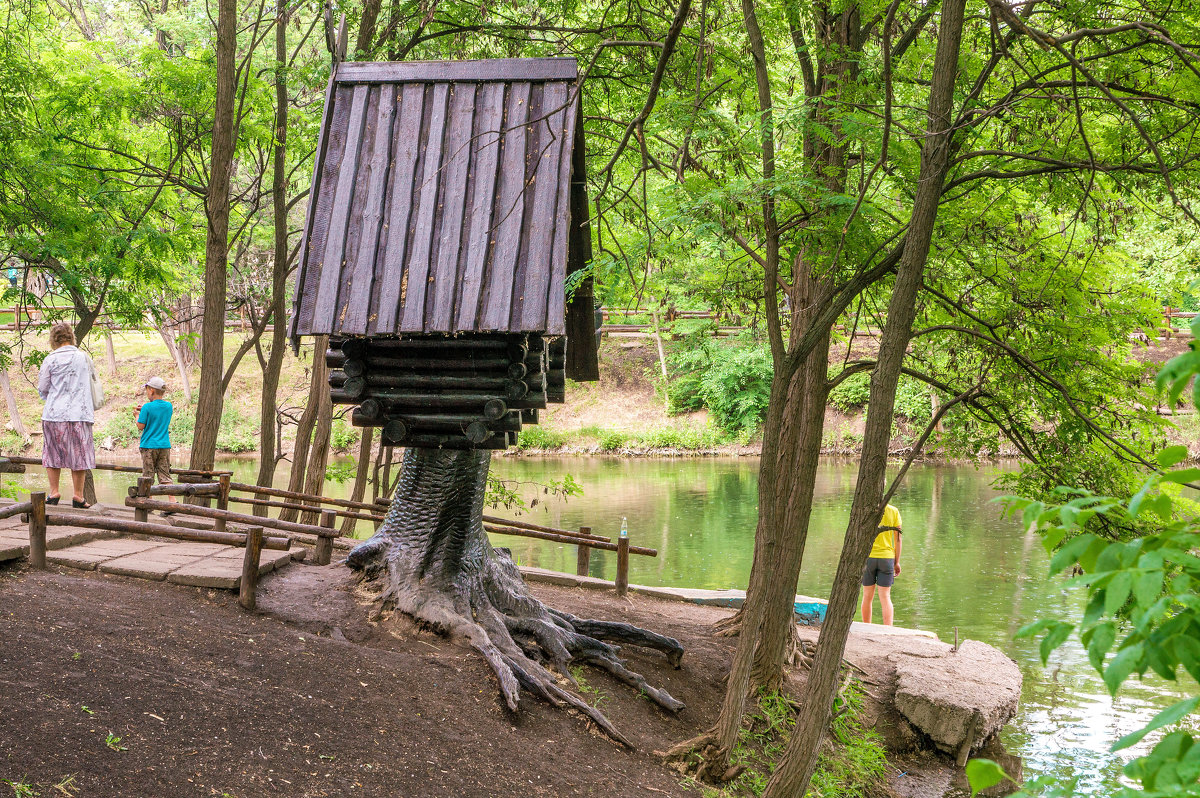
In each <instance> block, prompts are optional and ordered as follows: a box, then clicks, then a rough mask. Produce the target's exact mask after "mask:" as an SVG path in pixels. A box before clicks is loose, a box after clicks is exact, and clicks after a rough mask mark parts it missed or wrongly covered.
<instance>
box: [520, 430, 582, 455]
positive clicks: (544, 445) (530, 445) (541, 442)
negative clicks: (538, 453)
mask: <svg viewBox="0 0 1200 798" xmlns="http://www.w3.org/2000/svg"><path fill="white" fill-rule="evenodd" d="M569 442H570V436H569V435H567V433H565V432H558V431H557V430H551V429H546V428H545V427H538V426H531V427H524V428H522V429H521V431H520V432H519V433H517V449H519V450H521V451H525V450H526V449H561V448H562V447H563V446H566V445H567V443H569Z"/></svg>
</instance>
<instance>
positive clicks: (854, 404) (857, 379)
mask: <svg viewBox="0 0 1200 798" xmlns="http://www.w3.org/2000/svg"><path fill="white" fill-rule="evenodd" d="M870 396H871V375H870V374H867V373H866V372H859V373H858V374H851V375H850V376H849V377H847V378H846V379H844V380H842V381H841V382H839V383H838V384H837V387H836V388H834V389H833V390H832V391H830V392H829V404H831V405H833V406H834V407H836V408H837V409H838V410H841V411H842V412H843V413H847V412H849V411H851V410H854V409H855V408H859V407H866V405H867V399H869V398H870Z"/></svg>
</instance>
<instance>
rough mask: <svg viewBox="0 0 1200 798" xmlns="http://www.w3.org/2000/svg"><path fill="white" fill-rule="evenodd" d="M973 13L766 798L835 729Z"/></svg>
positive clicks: (947, 71)
mask: <svg viewBox="0 0 1200 798" xmlns="http://www.w3.org/2000/svg"><path fill="white" fill-rule="evenodd" d="M965 5H966V0H946V2H945V3H943V5H942V18H941V23H940V25H939V30H938V43H937V51H936V54H935V56H934V66H933V81H932V85H931V88H930V92H929V117H928V127H927V129H926V133H925V143H924V146H923V147H922V149H921V171H920V175H919V180H918V182H917V192H916V196H915V197H914V199H913V212H912V217H911V219H910V221H909V228H908V236H907V240H906V243H905V248H904V254H903V255H902V256H901V259H900V264H899V267H898V270H897V275H896V284H895V286H894V288H893V290H892V297H891V300H890V301H889V302H888V310H887V321H886V323H885V325H884V328H883V335H882V337H881V339H880V343H879V356H878V359H877V362H876V366H875V370H874V372H873V373H872V375H871V392H870V398H869V400H868V403H867V425H866V430H865V432H864V434H863V453H862V461H861V465H860V467H859V472H858V482H857V484H856V486H855V490H854V503H853V505H852V506H851V508H850V521H849V524H848V526H847V529H846V541H845V544H844V545H843V547H842V555H841V558H840V559H839V561H838V569H837V575H836V576H835V577H834V582H833V590H832V591H831V593H830V596H829V609H828V611H827V612H826V615H825V623H824V624H823V625H822V627H821V636H820V638H819V639H818V641H817V654H816V657H815V658H814V661H813V667H812V670H811V671H810V673H809V675H808V683H807V684H806V685H805V688H804V695H803V698H802V704H801V708H800V714H799V716H798V718H797V720H796V727H795V729H794V731H793V732H792V738H791V740H790V741H789V742H788V746H787V749H786V751H785V752H784V756H783V759H782V760H781V761H780V763H779V766H778V767H777V768H776V770H775V773H774V775H772V777H771V780H770V782H769V783H768V784H767V788H766V791H765V792H764V793H763V798H793V796H798V795H804V794H805V793H806V792H807V791H808V784H809V781H810V779H811V778H812V773H813V770H814V769H815V767H816V763H817V755H818V753H819V751H820V747H821V741H822V740H823V739H824V737H825V732H826V729H827V728H828V725H829V716H830V712H831V709H832V704H833V696H834V691H835V690H836V688H837V677H838V671H839V669H840V667H841V662H842V655H843V654H844V653H845V650H846V638H847V637H848V636H849V634H850V624H851V623H852V622H853V620H854V613H855V610H856V609H857V607H858V589H859V588H858V581H859V576H860V574H861V572H862V567H863V563H864V562H866V559H867V555H868V554H869V553H870V551H871V543H872V541H873V540H874V539H875V535H876V534H877V532H878V525H879V518H880V516H881V515H882V513H883V506H884V501H883V500H884V484H885V483H884V477H885V471H886V468H887V453H888V444H889V442H890V440H891V436H892V421H893V419H894V416H895V404H896V386H897V384H898V383H899V380H900V369H901V367H902V366H903V364H904V354H905V350H906V348H907V347H908V342H909V339H910V337H911V335H912V324H913V319H914V318H915V317H916V303H917V293H918V291H919V290H920V287H921V279H922V276H923V274H924V270H925V262H926V260H927V259H928V256H929V246H930V241H931V239H932V237H933V229H934V225H935V223H936V221H937V212H938V202H939V200H940V199H941V195H942V187H943V185H944V182H945V178H946V172H947V169H948V167H949V161H950V144H951V137H952V131H951V127H950V125H951V116H950V112H951V110H952V108H953V100H954V83H955V79H956V78H957V76H958V57H959V50H960V45H961V42H962V27H963V13H964V8H965Z"/></svg>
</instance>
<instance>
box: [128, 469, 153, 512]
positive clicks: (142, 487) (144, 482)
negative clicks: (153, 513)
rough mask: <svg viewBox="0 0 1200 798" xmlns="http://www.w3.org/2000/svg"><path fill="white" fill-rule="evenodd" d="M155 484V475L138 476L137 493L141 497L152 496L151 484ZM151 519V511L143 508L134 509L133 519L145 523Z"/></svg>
mask: <svg viewBox="0 0 1200 798" xmlns="http://www.w3.org/2000/svg"><path fill="white" fill-rule="evenodd" d="M153 484H154V477H138V481H137V495H138V498H140V499H148V498H150V486H151V485H153ZM149 519H150V512H149V511H148V510H143V509H141V508H138V507H135V508H134V509H133V520H134V521H142V522H143V523H144V522H146V521H148V520H149Z"/></svg>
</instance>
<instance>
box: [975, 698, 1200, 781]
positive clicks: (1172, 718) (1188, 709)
mask: <svg viewBox="0 0 1200 798" xmlns="http://www.w3.org/2000/svg"><path fill="white" fill-rule="evenodd" d="M1197 704H1200V696H1194V697H1192V698H1189V699H1187V700H1185V701H1180V702H1179V703H1177V704H1172V705H1171V706H1169V707H1167V708H1166V709H1164V710H1163V711H1162V712H1159V713H1158V714H1157V715H1155V716H1154V718H1153V719H1151V721H1150V722H1149V723H1148V724H1146V725H1145V726H1143V727H1142V728H1141V729H1138V730H1137V731H1135V732H1134V733H1133V734H1127V735H1125V736H1124V737H1122V738H1121V739H1120V740H1117V741H1116V742H1115V743H1113V746H1112V748H1111V749H1109V750H1111V751H1113V752H1116V751H1122V750H1124V749H1126V748H1128V747H1129V746H1131V745H1137V744H1138V743H1140V742H1141V741H1142V738H1143V737H1145V736H1146V735H1147V734H1149V733H1150V732H1152V731H1155V730H1157V729H1161V728H1162V727H1163V726H1171V725H1173V724H1175V723H1178V722H1179V721H1181V720H1183V719H1184V717H1186V716H1188V715H1190V714H1191V713H1192V712H1193V711H1195V709H1196V705H1197ZM992 783H993V784H994V783H995V782H992Z"/></svg>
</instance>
